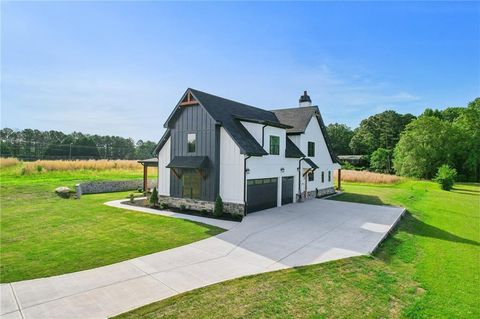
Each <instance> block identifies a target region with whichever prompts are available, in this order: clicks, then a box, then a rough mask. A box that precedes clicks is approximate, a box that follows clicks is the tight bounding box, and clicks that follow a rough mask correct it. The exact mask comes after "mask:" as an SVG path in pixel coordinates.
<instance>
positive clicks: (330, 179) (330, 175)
mask: <svg viewBox="0 0 480 319" xmlns="http://www.w3.org/2000/svg"><path fill="white" fill-rule="evenodd" d="M328 181H329V182H331V181H332V171H328Z"/></svg>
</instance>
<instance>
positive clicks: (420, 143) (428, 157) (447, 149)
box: [327, 98, 480, 181]
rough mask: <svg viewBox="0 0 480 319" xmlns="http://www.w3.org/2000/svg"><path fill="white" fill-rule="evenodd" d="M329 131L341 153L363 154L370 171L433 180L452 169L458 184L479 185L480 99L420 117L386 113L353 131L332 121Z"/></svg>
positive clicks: (432, 111) (370, 118) (334, 146)
mask: <svg viewBox="0 0 480 319" xmlns="http://www.w3.org/2000/svg"><path fill="white" fill-rule="evenodd" d="M327 131H328V134H329V137H330V140H331V142H332V148H333V150H334V152H335V153H336V154H337V155H363V156H364V158H365V161H366V163H367V167H366V168H367V169H370V170H374V171H378V172H383V173H390V174H393V173H396V174H397V175H401V176H409V177H416V178H427V179H431V178H433V177H434V176H435V174H436V172H437V170H438V169H439V168H440V167H441V166H442V165H448V166H450V167H452V168H455V169H456V171H457V172H458V180H462V181H480V98H476V99H475V100H474V101H472V102H470V103H469V104H468V106H466V107H449V108H446V109H444V110H437V109H430V108H427V109H425V111H424V112H423V113H422V114H421V115H420V116H418V117H415V116H413V115H412V114H399V113H397V112H395V111H392V110H388V111H385V112H382V113H379V114H375V115H373V116H370V117H368V118H367V119H364V120H362V121H361V122H360V125H359V126H358V127H357V128H355V129H354V130H352V129H351V128H350V127H348V126H347V125H345V124H339V123H334V124H330V125H328V127H327ZM348 166H349V165H348V164H347V167H348Z"/></svg>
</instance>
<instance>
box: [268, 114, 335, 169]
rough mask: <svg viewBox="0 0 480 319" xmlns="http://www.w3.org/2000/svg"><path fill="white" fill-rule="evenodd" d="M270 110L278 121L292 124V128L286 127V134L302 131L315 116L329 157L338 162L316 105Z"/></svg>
mask: <svg viewBox="0 0 480 319" xmlns="http://www.w3.org/2000/svg"><path fill="white" fill-rule="evenodd" d="M272 112H273V113H275V115H276V116H277V118H278V119H279V121H280V122H282V123H283V124H287V125H290V126H292V128H290V129H287V134H301V133H304V132H305V129H306V128H307V126H308V123H310V119H311V118H312V117H316V118H317V121H318V124H319V125H320V130H321V131H322V134H323V137H324V138H325V143H326V144H327V148H328V152H329V153H330V158H331V159H332V161H333V162H334V163H338V162H339V160H338V158H337V156H336V155H335V154H334V153H333V148H332V144H331V143H330V138H329V137H328V133H327V128H326V127H325V124H324V123H323V119H322V115H321V114H320V110H319V109H318V106H308V107H295V108H289V109H279V110H272Z"/></svg>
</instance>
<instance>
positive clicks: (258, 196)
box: [247, 178, 278, 213]
mask: <svg viewBox="0 0 480 319" xmlns="http://www.w3.org/2000/svg"><path fill="white" fill-rule="evenodd" d="M277 183H278V179H277V178H260V179H249V180H247V213H252V212H256V211H259V210H263V209H267V208H272V207H277Z"/></svg>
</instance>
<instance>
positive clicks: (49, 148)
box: [0, 128, 156, 160]
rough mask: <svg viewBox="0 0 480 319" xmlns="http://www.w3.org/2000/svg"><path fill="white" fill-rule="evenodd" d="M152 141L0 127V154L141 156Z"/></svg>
mask: <svg viewBox="0 0 480 319" xmlns="http://www.w3.org/2000/svg"><path fill="white" fill-rule="evenodd" d="M155 145H156V143H155V142H152V141H143V140H138V141H136V142H135V141H134V140H133V139H131V138H124V137H120V136H110V135H96V134H95V135H91V134H84V133H80V132H73V133H70V134H65V133H63V132H60V131H53V130H51V131H40V130H35V129H24V130H21V131H16V130H13V129H11V128H3V129H1V130H0V155H1V156H2V157H16V158H19V159H23V160H37V159H145V158H150V157H152V156H153V155H152V152H153V149H154V148H155Z"/></svg>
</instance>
